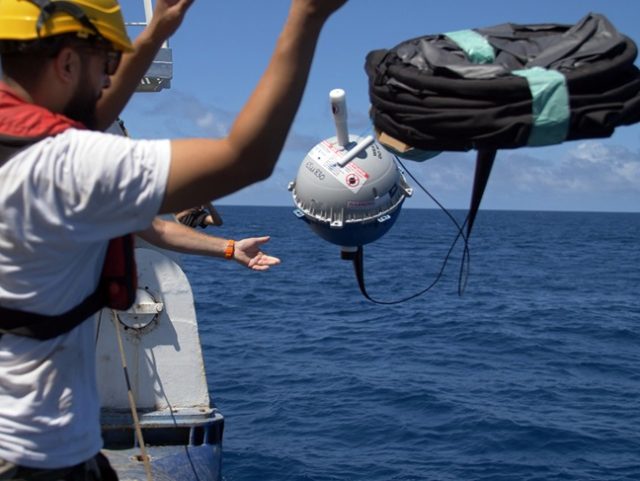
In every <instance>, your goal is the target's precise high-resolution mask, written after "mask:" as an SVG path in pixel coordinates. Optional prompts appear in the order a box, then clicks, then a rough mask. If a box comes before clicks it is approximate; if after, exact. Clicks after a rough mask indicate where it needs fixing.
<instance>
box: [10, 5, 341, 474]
mask: <svg viewBox="0 0 640 481" xmlns="http://www.w3.org/2000/svg"><path fill="white" fill-rule="evenodd" d="M191 1H192V0H158V1H157V3H156V9H155V11H154V17H153V18H154V19H153V21H152V23H151V25H150V26H149V28H147V29H146V30H145V31H144V32H143V33H142V34H141V35H140V37H139V38H138V39H137V40H136V42H135V44H133V45H132V44H131V42H130V41H129V39H128V37H127V33H126V29H125V26H124V22H123V21H122V16H121V13H120V9H119V6H118V4H117V1H116V0H82V1H81V0H68V1H53V2H51V1H49V0H0V53H1V54H2V71H3V83H2V84H1V85H0V154H2V155H3V156H4V157H2V155H0V307H1V308H4V309H12V310H16V311H24V312H27V313H30V314H32V315H34V316H36V315H46V316H58V315H60V314H63V313H67V312H69V311H70V310H72V309H73V308H74V307H75V306H77V305H78V304H79V303H81V302H82V301H83V299H85V298H87V296H90V295H91V293H92V292H93V291H95V289H96V286H97V285H98V283H99V280H100V275H101V270H102V266H103V264H104V259H105V255H106V251H107V246H108V244H109V240H110V239H113V238H118V236H123V235H126V234H129V233H132V232H137V231H143V230H145V229H148V228H149V226H150V225H151V223H152V221H153V220H154V218H155V217H156V216H157V215H158V214H163V213H171V212H178V211H180V210H183V209H185V208H189V207H192V206H194V205H201V204H205V203H207V202H209V201H211V200H212V199H215V198H219V197H221V196H224V195H227V194H230V193H232V192H235V191H237V190H239V189H241V188H243V187H245V186H247V185H249V184H251V183H254V182H256V181H259V180H262V179H264V178H266V177H268V176H269V175H270V174H271V172H272V170H273V168H274V166H275V163H276V161H277V158H278V156H279V153H280V151H281V149H282V146H283V144H284V141H285V138H286V135H287V132H288V130H289V128H290V126H291V123H292V121H293V118H294V116H295V113H296V110H297V108H298V105H299V102H300V99H301V96H302V93H303V90H304V86H305V83H306V78H307V76H308V72H309V68H310V64H311V59H312V56H313V52H314V48H315V45H316V42H317V39H318V36H319V33H320V30H321V28H322V26H323V25H324V23H325V21H326V20H327V18H328V17H329V16H330V15H331V13H333V12H334V11H335V10H337V9H338V8H339V7H340V6H341V5H342V4H344V3H345V2H346V0H291V8H290V11H289V16H288V18H287V21H286V22H285V25H284V27H283V30H282V33H281V35H280V37H279V39H278V42H277V44H276V47H275V51H274V54H273V56H272V58H271V61H270V63H269V65H268V67H267V69H266V71H265V73H264V74H263V76H262V78H261V80H260V82H259V84H258V86H257V88H256V90H255V91H254V92H253V94H252V96H251V97H250V99H249V101H248V102H247V104H246V105H245V107H244V108H243V109H242V111H241V112H240V114H239V115H238V118H237V119H236V121H235V123H234V124H233V126H232V128H231V131H230V133H229V135H228V136H227V137H226V138H222V139H216V140H214V139H188V140H175V141H169V140H159V141H146V140H132V139H128V138H123V137H118V136H114V135H109V134H104V133H100V132H98V130H103V129H105V128H106V127H108V126H109V125H110V124H111V123H112V122H113V121H114V120H115V119H116V117H117V115H118V114H119V113H120V111H121V110H122V108H123V107H124V105H125V104H126V102H127V101H128V99H129V98H130V96H131V95H132V93H133V91H134V90H135V87H136V85H137V84H138V82H139V80H140V78H141V77H142V75H143V74H144V73H145V71H146V70H147V68H148V66H149V65H150V63H151V61H152V60H153V58H154V56H155V53H156V52H157V50H158V49H159V48H160V46H161V45H162V43H163V42H164V41H165V40H166V39H167V38H168V37H169V36H170V35H171V34H173V33H174V31H175V30H176V29H177V28H178V26H179V25H180V23H181V22H182V19H183V17H184V15H185V12H186V11H187V9H188V7H189V6H190V4H191ZM121 58H122V62H120V59H121ZM25 139H26V140H27V141H26V142H25ZM7 152H9V154H7ZM229 248H230V249H231V250H230V251H229ZM228 252H231V255H233V244H229V245H227V246H226V248H225V255H228ZM12 321H13V319H7V318H2V319H0V329H2V326H3V323H5V322H12ZM89 321H90V318H89V319H87V320H86V321H85V322H81V323H79V324H78V325H77V326H76V327H73V328H71V329H70V330H68V331H66V332H65V333H63V334H60V335H57V336H54V337H51V338H48V339H46V340H41V339H35V338H32V337H25V336H22V335H15V334H12V333H7V331H6V330H5V331H3V332H5V333H4V334H3V335H2V336H1V337H0V480H6V479H39V480H49V479H51V480H100V479H103V480H106V479H115V478H114V477H113V476H114V474H113V472H112V471H111V470H110V468H108V463H107V466H99V465H101V464H103V463H104V459H103V458H101V457H99V451H100V449H101V446H102V440H101V438H100V425H99V419H98V417H99V400H98V395H97V389H96V379H95V360H94V355H95V347H94V325H93V323H92V322H89ZM110 476H111V477H110Z"/></svg>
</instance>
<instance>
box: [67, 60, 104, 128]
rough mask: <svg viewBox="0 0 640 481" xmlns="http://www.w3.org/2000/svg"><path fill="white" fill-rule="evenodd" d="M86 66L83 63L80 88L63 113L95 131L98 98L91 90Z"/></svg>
mask: <svg viewBox="0 0 640 481" xmlns="http://www.w3.org/2000/svg"><path fill="white" fill-rule="evenodd" d="M85 67H86V64H85V63H84V62H83V65H82V72H81V76H80V82H79V88H78V90H76V92H75V93H74V95H73V97H72V98H71V100H69V103H68V104H67V106H66V107H65V109H64V111H63V113H64V115H66V116H67V117H69V118H70V119H72V120H75V121H77V122H82V124H84V126H85V127H87V128H88V129H90V130H95V129H96V125H97V119H96V104H97V102H98V98H97V96H96V94H95V92H94V91H93V90H92V89H91V84H90V82H89V81H88V78H87V77H88V76H87V72H86V69H85Z"/></svg>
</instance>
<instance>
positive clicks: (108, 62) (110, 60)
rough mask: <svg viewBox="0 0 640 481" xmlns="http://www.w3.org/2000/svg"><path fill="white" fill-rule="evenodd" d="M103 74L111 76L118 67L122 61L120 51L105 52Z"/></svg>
mask: <svg viewBox="0 0 640 481" xmlns="http://www.w3.org/2000/svg"><path fill="white" fill-rule="evenodd" d="M104 52H105V60H104V73H105V74H106V75H109V76H111V75H113V74H114V73H116V70H118V67H119V66H120V61H121V60H122V52H121V51H120V50H105V51H104Z"/></svg>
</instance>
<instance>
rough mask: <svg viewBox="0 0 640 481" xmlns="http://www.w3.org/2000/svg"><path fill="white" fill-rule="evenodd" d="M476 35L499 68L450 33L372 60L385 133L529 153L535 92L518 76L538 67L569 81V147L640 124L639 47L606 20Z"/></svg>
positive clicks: (415, 142) (427, 145) (376, 110)
mask: <svg viewBox="0 0 640 481" xmlns="http://www.w3.org/2000/svg"><path fill="white" fill-rule="evenodd" d="M474 32H476V33H478V34H480V35H481V36H482V37H484V38H485V39H486V40H487V41H488V43H489V44H490V45H491V47H492V48H493V50H494V53H495V59H494V60H493V62H491V63H487V64H477V63H474V62H472V61H471V60H469V59H468V58H467V55H466V54H465V52H464V51H462V50H461V48H460V47H459V46H458V45H457V44H456V43H455V42H454V41H452V40H451V39H450V38H449V37H448V36H446V35H445V34H439V35H428V36H424V37H419V38H415V39H412V40H408V41H406V42H403V43H401V44H400V45H398V46H396V47H394V48H392V49H390V50H376V51H372V52H370V53H369V54H368V55H367V59H366V65H365V69H366V72H367V75H368V77H369V94H370V99H371V118H372V121H373V124H374V126H375V128H376V130H377V131H378V133H384V134H387V135H388V136H390V137H391V138H393V139H396V140H398V141H400V142H401V143H404V144H406V145H407V146H409V147H413V148H416V149H421V150H431V151H443V150H445V151H446V150H449V151H466V150H470V149H478V150H484V151H495V150H497V149H504V148H516V147H522V146H526V145H528V142H529V138H530V133H531V130H532V125H533V120H532V119H533V117H532V103H533V102H532V94H531V91H530V88H529V84H528V82H527V80H526V79H525V78H523V77H520V76H516V75H513V74H512V73H511V72H512V71H514V70H520V69H531V68H533V67H543V68H545V69H549V70H556V71H558V72H561V73H562V74H563V75H564V77H565V79H566V85H567V90H568V94H569V104H570V105H569V106H570V118H569V128H568V132H567V134H566V138H565V139H564V140H577V139H584V138H596V137H608V136H610V135H611V134H612V133H613V131H614V129H615V127H617V126H620V125H629V124H633V123H635V122H638V121H640V72H639V71H638V68H637V67H636V66H635V65H634V61H635V59H636V54H637V48H636V45H635V44H634V42H633V41H632V40H631V39H629V38H628V37H626V36H624V35H622V34H620V33H618V32H617V31H616V29H615V28H614V27H613V25H612V24H611V23H610V22H609V21H608V20H607V18H606V17H604V16H603V15H599V14H593V13H591V14H588V15H587V16H585V17H584V18H583V19H582V20H581V21H580V22H579V23H577V24H576V25H574V26H570V25H559V24H535V25H516V24H503V25H498V26H494V27H490V28H481V29H475V30H474ZM383 143H384V142H383Z"/></svg>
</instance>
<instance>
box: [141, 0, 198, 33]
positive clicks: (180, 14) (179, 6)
mask: <svg viewBox="0 0 640 481" xmlns="http://www.w3.org/2000/svg"><path fill="white" fill-rule="evenodd" d="M193 1H194V0H156V6H155V8H154V9H153V18H152V19H151V23H150V27H151V28H153V32H154V34H155V35H157V36H158V37H159V38H162V39H163V40H167V39H168V38H169V37H171V35H173V34H174V33H175V31H176V30H178V27H179V26H180V24H182V20H184V16H185V15H186V13H187V10H188V9H189V7H190V6H191V4H192V3H193Z"/></svg>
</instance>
